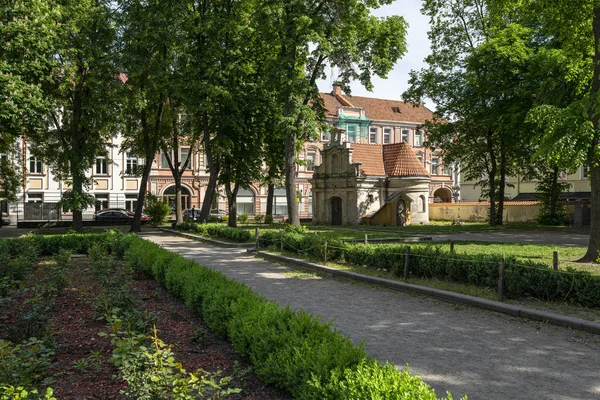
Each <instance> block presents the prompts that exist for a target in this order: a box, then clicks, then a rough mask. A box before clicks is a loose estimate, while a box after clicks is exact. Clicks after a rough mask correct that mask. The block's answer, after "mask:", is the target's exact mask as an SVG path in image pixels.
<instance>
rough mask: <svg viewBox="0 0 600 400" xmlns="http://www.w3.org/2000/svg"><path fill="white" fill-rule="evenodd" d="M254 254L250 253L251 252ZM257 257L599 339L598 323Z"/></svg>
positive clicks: (287, 259)
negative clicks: (573, 330)
mask: <svg viewBox="0 0 600 400" xmlns="http://www.w3.org/2000/svg"><path fill="white" fill-rule="evenodd" d="M249 251H251V250H249ZM252 251H253V250H252ZM256 254H257V255H260V256H262V257H264V258H266V259H270V260H274V261H285V262H288V263H291V264H295V265H298V266H301V267H306V268H309V269H312V270H315V271H319V272H324V273H326V274H328V275H331V276H334V277H342V278H346V279H351V280H354V281H358V282H366V283H370V284H374V285H378V286H382V287H386V288H388V289H392V290H397V291H401V292H409V293H417V294H421V295H424V296H427V297H432V298H434V299H437V300H441V301H445V302H447V303H453V304H465V305H469V306H472V307H477V308H482V309H485V310H490V311H495V312H498V313H502V314H507V315H510V316H512V317H516V318H527V319H531V320H534V321H541V322H546V323H549V324H552V325H558V326H563V327H566V328H571V329H575V330H579V331H584V332H588V333H593V334H596V335H600V323H596V322H591V321H586V320H583V319H579V318H575V317H569V316H565V315H560V314H555V313H552V312H548V311H539V310H534V309H531V308H527V307H523V306H516V305H512V304H505V303H501V302H499V301H493V300H487V299H481V298H479V297H474V296H468V295H466V294H460V293H454V292H448V291H446V290H440V289H433V288H428V287H425V286H418V285H413V284H410V283H404V282H397V281H392V280H389V279H384V278H378V277H375V276H367V275H361V274H357V273H356V272H350V271H342V270H339V269H335V268H330V267H326V266H324V265H320V264H316V263H312V262H308V261H304V260H299V259H297V258H291V257H286V256H282V255H279V254H273V253H269V252H266V251H258V252H256Z"/></svg>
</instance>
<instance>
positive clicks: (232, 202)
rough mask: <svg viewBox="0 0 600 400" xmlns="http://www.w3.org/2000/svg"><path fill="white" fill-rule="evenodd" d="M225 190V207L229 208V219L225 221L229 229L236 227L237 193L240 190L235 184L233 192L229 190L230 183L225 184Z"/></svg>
mask: <svg viewBox="0 0 600 400" xmlns="http://www.w3.org/2000/svg"><path fill="white" fill-rule="evenodd" d="M225 188H226V191H227V205H228V206H229V219H228V220H227V225H228V226H230V227H231V228H236V227H237V201H236V200H237V193H238V191H239V189H240V185H239V184H238V183H235V184H234V185H233V190H232V189H231V182H229V180H228V182H227V183H226V184H225Z"/></svg>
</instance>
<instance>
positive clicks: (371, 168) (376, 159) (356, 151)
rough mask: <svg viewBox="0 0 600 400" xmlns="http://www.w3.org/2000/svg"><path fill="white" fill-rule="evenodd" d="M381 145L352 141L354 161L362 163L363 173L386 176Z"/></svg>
mask: <svg viewBox="0 0 600 400" xmlns="http://www.w3.org/2000/svg"><path fill="white" fill-rule="evenodd" d="M381 147H382V146H381V145H380V144H366V143H351V144H350V148H351V149H352V150H353V152H352V162H359V163H361V164H362V171H363V174H365V175H367V176H385V169H384V168H383V155H382V154H383V153H382V149H381Z"/></svg>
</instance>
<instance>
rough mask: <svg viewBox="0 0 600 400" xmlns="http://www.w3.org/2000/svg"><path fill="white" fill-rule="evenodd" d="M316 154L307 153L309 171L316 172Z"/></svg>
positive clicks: (307, 168)
mask: <svg viewBox="0 0 600 400" xmlns="http://www.w3.org/2000/svg"><path fill="white" fill-rule="evenodd" d="M316 156H317V155H316V153H314V152H312V151H310V152H307V153H306V170H307V171H314V170H315V158H316Z"/></svg>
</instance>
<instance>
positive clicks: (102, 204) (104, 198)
mask: <svg viewBox="0 0 600 400" xmlns="http://www.w3.org/2000/svg"><path fill="white" fill-rule="evenodd" d="M106 208H108V194H97V195H96V204H95V209H96V212H98V211H100V210H104V209H106Z"/></svg>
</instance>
